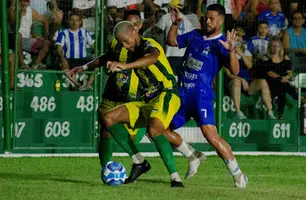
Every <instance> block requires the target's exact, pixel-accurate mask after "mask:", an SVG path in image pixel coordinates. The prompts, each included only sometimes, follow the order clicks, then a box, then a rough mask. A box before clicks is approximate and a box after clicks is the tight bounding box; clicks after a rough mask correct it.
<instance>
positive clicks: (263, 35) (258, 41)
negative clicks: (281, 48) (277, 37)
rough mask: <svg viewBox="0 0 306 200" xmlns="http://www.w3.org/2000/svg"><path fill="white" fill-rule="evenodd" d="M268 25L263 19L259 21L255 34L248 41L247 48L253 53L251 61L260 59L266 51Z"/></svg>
mask: <svg viewBox="0 0 306 200" xmlns="http://www.w3.org/2000/svg"><path fill="white" fill-rule="evenodd" d="M268 34H269V25H268V23H267V22H265V21H259V22H258V26H257V35H256V36H253V37H251V39H250V41H249V42H248V50H249V51H250V52H251V53H252V55H253V62H254V63H256V61H257V60H259V59H261V58H262V57H263V56H264V55H265V54H267V52H268V43H269V37H268Z"/></svg>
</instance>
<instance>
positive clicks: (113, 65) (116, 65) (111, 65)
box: [107, 61, 126, 72]
mask: <svg viewBox="0 0 306 200" xmlns="http://www.w3.org/2000/svg"><path fill="white" fill-rule="evenodd" d="M107 68H108V70H109V71H110V72H121V71H123V70H125V69H126V65H125V64H123V63H120V62H110V61H109V62H107Z"/></svg>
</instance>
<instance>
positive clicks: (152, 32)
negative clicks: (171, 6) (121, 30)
mask: <svg viewBox="0 0 306 200" xmlns="http://www.w3.org/2000/svg"><path fill="white" fill-rule="evenodd" d="M165 14H166V11H164V10H162V9H161V10H158V11H156V12H155V14H154V20H153V24H152V27H150V28H148V29H147V30H146V31H145V32H144V33H143V36H144V37H148V38H153V39H154V40H156V41H157V42H158V43H159V44H160V45H161V46H162V47H163V49H165V48H166V41H165V37H164V31H163V30H162V29H160V28H159V27H158V26H156V22H158V21H159V20H160V19H161V18H162V16H163V15H165Z"/></svg>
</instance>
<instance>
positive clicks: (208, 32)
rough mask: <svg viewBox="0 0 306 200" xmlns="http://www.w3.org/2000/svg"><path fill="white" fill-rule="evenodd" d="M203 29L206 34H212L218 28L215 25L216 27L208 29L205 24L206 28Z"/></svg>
mask: <svg viewBox="0 0 306 200" xmlns="http://www.w3.org/2000/svg"><path fill="white" fill-rule="evenodd" d="M203 31H204V34H205V35H206V36H209V35H212V34H214V33H215V32H216V28H215V27H214V28H210V29H209V30H208V27H207V26H205V27H204V29H203Z"/></svg>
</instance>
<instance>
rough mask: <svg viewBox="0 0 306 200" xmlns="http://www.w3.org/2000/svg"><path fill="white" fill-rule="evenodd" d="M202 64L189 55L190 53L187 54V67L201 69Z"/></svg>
mask: <svg viewBox="0 0 306 200" xmlns="http://www.w3.org/2000/svg"><path fill="white" fill-rule="evenodd" d="M202 65H203V62H202V61H200V60H197V59H195V58H193V57H191V54H189V57H188V59H187V66H188V67H189V68H191V69H194V70H196V71H200V70H201V69H202Z"/></svg>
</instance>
